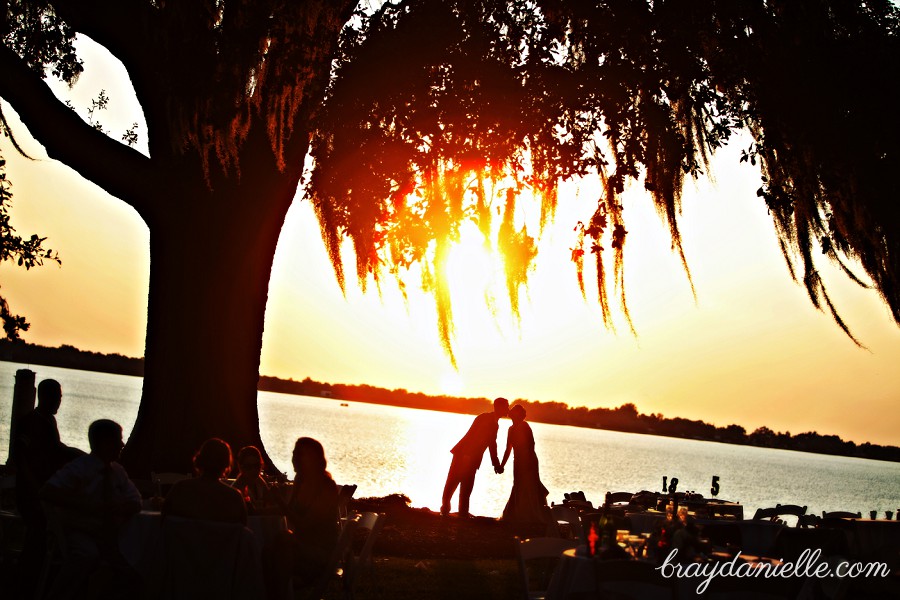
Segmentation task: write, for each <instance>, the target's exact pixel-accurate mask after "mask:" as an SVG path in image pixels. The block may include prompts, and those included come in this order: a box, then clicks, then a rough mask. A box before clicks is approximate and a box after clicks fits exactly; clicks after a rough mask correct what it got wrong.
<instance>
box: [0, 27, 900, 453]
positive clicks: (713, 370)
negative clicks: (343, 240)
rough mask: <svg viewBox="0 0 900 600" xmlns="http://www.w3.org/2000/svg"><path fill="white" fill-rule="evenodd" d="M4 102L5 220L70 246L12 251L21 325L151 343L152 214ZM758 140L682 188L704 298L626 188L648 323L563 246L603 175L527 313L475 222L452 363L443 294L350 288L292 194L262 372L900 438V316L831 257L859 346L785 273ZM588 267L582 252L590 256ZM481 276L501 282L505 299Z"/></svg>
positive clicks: (559, 244) (644, 206)
mask: <svg viewBox="0 0 900 600" xmlns="http://www.w3.org/2000/svg"><path fill="white" fill-rule="evenodd" d="M78 47H79V52H80V54H81V56H82V58H83V59H84V60H85V65H86V71H85V73H84V74H83V75H82V77H81V79H80V80H79V82H78V83H77V85H76V86H75V87H74V88H73V89H72V90H68V89H67V88H66V87H65V86H60V85H57V84H54V85H55V86H56V87H55V89H58V93H59V94H60V95H63V96H65V97H66V98H71V100H72V102H73V105H74V106H75V107H76V108H77V109H78V110H79V112H81V113H82V114H84V113H85V109H86V108H87V107H89V106H90V99H91V98H93V97H96V96H97V94H98V93H99V91H100V90H101V89H105V90H106V93H107V95H108V96H109V98H110V108H109V110H107V111H104V112H102V113H100V114H99V120H100V121H101V123H102V124H103V125H104V128H105V129H106V130H107V131H108V132H109V133H110V134H111V135H113V136H114V137H116V138H119V137H120V136H121V134H122V133H123V132H124V131H125V129H127V128H128V127H129V126H130V125H131V123H132V122H135V121H137V122H138V123H139V128H138V134H139V136H141V137H142V138H143V140H142V141H145V138H146V136H145V132H146V128H145V127H144V125H143V119H142V117H141V113H140V107H139V106H138V105H137V103H136V101H135V99H134V97H133V94H132V93H131V91H130V85H129V83H128V80H127V77H125V75H124V71H123V69H122V68H121V65H119V64H118V63H116V62H115V61H114V60H112V59H110V58H109V57H108V56H107V55H104V53H103V51H102V50H98V49H97V47H96V46H94V45H93V44H92V43H90V42H89V40H84V39H82V40H81V41H80V43H79V46H78ZM3 111H4V114H5V115H6V116H7V118H8V119H9V121H10V123H11V124H12V126H13V128H14V131H15V132H16V133H17V138H18V140H19V142H20V144H21V145H22V146H23V148H24V149H25V150H26V151H27V152H28V153H29V154H31V155H32V156H33V157H35V158H36V159H37V160H34V161H29V160H26V159H23V158H21V157H20V156H18V155H16V154H15V151H14V150H13V149H12V147H11V145H10V144H9V141H8V140H5V139H3V140H0V147H2V150H3V155H4V157H5V158H6V159H7V173H8V175H9V177H10V179H11V180H12V182H13V189H12V191H13V193H14V198H13V209H12V217H13V225H14V227H16V229H17V230H18V232H19V233H20V234H23V235H24V234H28V235H30V234H31V233H39V234H40V235H42V236H47V237H48V238H49V239H48V241H47V245H48V246H49V247H51V248H53V249H54V250H57V251H59V254H60V257H61V258H62V261H63V264H62V267H57V266H56V265H53V264H49V265H45V266H44V267H42V268H38V269H35V270H32V271H28V272H26V271H24V270H21V269H17V268H15V267H14V266H13V265H11V264H5V265H3V266H2V267H0V285H2V294H3V295H4V296H5V297H6V298H7V300H9V302H10V304H11V307H12V310H13V311H14V312H19V313H22V314H24V315H26V316H27V317H28V319H29V320H30V321H31V323H32V327H31V330H30V331H28V332H27V333H26V334H25V335H24V338H25V339H26V340H27V341H29V342H33V343H38V344H45V345H51V346H56V345H60V344H71V345H74V346H76V347H79V348H83V349H87V350H94V351H100V352H118V353H121V354H125V355H130V356H140V355H142V353H143V344H144V328H145V325H146V315H145V312H146V302H147V281H148V269H149V252H148V232H147V228H146V227H145V226H144V224H143V223H142V221H141V220H140V218H139V217H138V215H137V214H136V213H135V212H134V211H133V210H132V209H131V208H130V207H128V206H127V205H125V204H124V203H122V202H120V201H118V200H116V199H114V198H111V197H110V196H108V195H106V194H105V193H104V192H101V191H100V190H98V189H97V188H96V187H95V186H93V185H92V184H90V183H88V182H86V181H84V180H82V179H81V178H80V177H78V176H77V175H76V174H75V173H74V172H72V171H71V170H70V169H68V168H67V167H65V166H62V165H60V164H58V163H55V162H53V161H50V160H48V159H46V155H45V153H44V151H43V148H41V146H40V145H39V144H38V143H37V142H35V141H34V140H33V139H31V138H30V137H29V136H28V133H27V131H26V130H25V129H24V128H23V127H22V126H21V124H19V122H18V119H17V118H16V115H15V113H14V111H13V110H12V109H11V108H10V107H9V106H8V105H6V104H4V105H3ZM748 144H749V141H748V140H746V139H739V140H735V141H734V142H733V143H732V144H731V146H730V147H729V148H726V149H725V150H724V151H722V152H720V153H719V156H718V157H717V159H716V160H715V162H714V173H713V174H714V176H715V183H711V182H710V181H708V180H704V181H700V182H698V183H697V184H696V185H694V184H693V183H689V184H688V186H687V189H686V193H685V198H684V209H683V218H682V220H681V226H682V231H683V237H684V247H685V252H686V255H687V259H688V263H689V266H690V267H691V272H692V276H693V280H694V284H695V287H696V291H697V298H696V301H695V299H694V296H693V295H692V293H691V288H690V284H689V282H688V279H687V277H686V275H685V273H684V271H683V269H682V268H681V265H680V261H679V260H678V258H677V256H676V255H675V254H673V253H672V252H671V251H670V241H669V239H668V235H667V230H666V227H665V226H664V225H663V224H662V223H661V222H660V220H659V218H658V217H657V216H656V214H655V212H654V210H653V208H652V206H651V203H650V199H649V198H647V197H645V196H644V195H643V194H641V193H640V190H639V189H635V190H633V192H630V193H628V195H627V196H626V199H625V218H626V228H627V229H628V231H629V234H628V237H627V240H626V257H625V277H626V290H627V292H628V296H629V306H630V309H631V315H632V318H633V321H634V325H635V328H636V329H637V333H638V335H637V337H635V336H633V335H632V334H631V333H630V331H629V328H628V326H627V324H626V322H625V320H624V319H623V317H622V315H621V314H620V313H619V312H616V314H615V315H614V320H615V322H616V331H615V332H613V331H610V330H608V329H605V328H604V327H603V325H602V323H601V317H600V309H599V307H598V306H597V304H596V302H594V301H592V300H591V296H592V291H591V287H590V285H588V300H587V301H585V300H584V299H582V297H581V295H580V293H579V291H578V287H577V282H576V277H575V269H574V266H573V264H572V263H571V262H570V260H569V254H570V252H569V248H570V247H571V246H572V245H573V244H574V241H575V237H574V233H573V231H572V229H573V227H574V225H575V223H576V222H577V221H578V220H580V219H581V220H585V219H587V218H588V217H589V216H590V214H591V212H592V205H593V204H594V201H595V199H596V196H597V187H596V184H594V183H593V182H581V183H580V184H566V185H564V186H563V188H562V189H561V193H560V209H559V211H558V214H557V217H556V220H555V222H554V223H553V224H552V225H551V226H549V227H548V228H546V229H545V231H544V232H543V234H542V237H541V242H540V244H539V247H540V248H541V252H540V254H539V256H538V260H537V266H536V269H535V271H534V272H533V273H532V276H531V280H530V281H531V283H530V285H529V287H528V290H527V292H525V293H524V294H523V300H522V306H521V322H520V323H518V324H517V323H516V322H515V321H514V320H513V318H512V317H511V316H510V314H509V310H508V302H507V301H506V298H505V296H504V295H503V293H502V291H499V288H497V284H499V283H502V281H498V277H497V276H498V273H497V266H496V265H495V264H494V263H493V262H492V260H491V258H490V257H489V256H487V255H485V254H484V252H483V250H482V249H481V247H480V243H479V242H478V240H477V238H476V236H475V235H474V232H471V233H473V235H471V236H469V235H468V233H466V232H464V235H463V240H462V242H461V243H460V245H459V247H458V248H457V249H456V250H454V253H453V256H452V258H451V263H450V277H451V282H452V285H453V287H454V296H453V301H454V313H455V316H456V329H457V332H456V334H457V335H456V339H455V344H454V349H455V352H456V357H457V361H458V366H459V368H458V370H454V369H453V367H452V366H451V364H450V361H449V359H448V358H447V356H446V354H445V353H444V352H443V350H442V349H441V346H440V343H439V341H438V335H437V326H436V317H435V310H434V303H433V300H432V299H431V297H430V296H427V295H425V294H422V293H419V292H418V290H417V288H416V286H415V285H410V293H409V301H408V303H405V302H404V301H403V300H402V298H401V296H400V294H399V292H398V291H397V288H396V286H395V285H394V284H393V283H392V282H391V281H390V280H385V281H383V282H382V285H381V294H380V295H379V294H378V289H377V288H376V286H374V285H372V286H369V291H368V292H367V293H366V294H363V293H362V292H361V291H360V289H359V288H358V286H356V284H355V282H352V281H349V280H348V289H347V293H346V296H343V295H342V294H341V291H340V289H339V287H338V285H337V283H336V280H335V278H334V275H333V272H332V270H331V266H330V265H329V263H328V260H327V256H326V253H325V249H324V246H323V244H322V242H321V240H320V238H319V233H318V226H317V224H316V222H315V218H314V216H313V211H312V207H311V206H310V205H309V204H308V203H306V202H303V201H302V200H301V199H300V198H299V196H298V199H297V201H296V202H295V204H294V207H293V208H292V210H291V212H290V214H289V215H288V219H287V221H286V223H285V227H284V230H283V232H282V237H281V241H280V244H279V249H278V253H277V255H276V258H275V265H274V269H273V273H272V280H271V287H270V297H269V306H268V312H267V317H266V331H265V336H264V341H263V352H262V357H261V366H260V372H261V373H263V374H266V375H275V376H279V377H285V378H288V377H292V378H294V379H303V378H305V377H307V376H309V377H312V378H313V379H317V380H320V381H328V382H342V383H368V384H372V385H377V386H383V387H387V388H400V387H402V388H406V389H409V390H417V391H424V392H426V393H448V394H452V395H461V396H486V397H494V396H498V395H503V396H506V397H508V398H510V399H514V398H525V399H529V400H543V401H550V400H555V401H561V402H565V403H567V404H569V405H572V406H588V407H594V406H606V407H614V406H618V405H621V404H623V403H625V402H633V403H634V404H635V405H637V407H638V410H639V411H641V412H645V413H653V412H660V413H663V414H664V415H665V416H669V417H674V416H681V417H687V418H692V419H703V420H705V421H708V422H711V423H714V424H717V425H726V424H730V423H737V424H740V425H743V426H744V427H746V428H747V430H748V432H749V431H752V430H753V429H755V428H756V427H759V426H761V425H766V426H768V427H770V428H772V429H775V430H777V431H790V432H791V433H794V434H797V433H801V432H805V431H811V430H815V431H818V432H820V433H823V434H826V433H827V434H837V435H840V436H841V437H843V438H844V439H849V440H853V441H856V442H864V441H870V442H873V443H880V444H893V445H900V411H898V410H897V406H898V404H900V402H898V401H900V368H898V365H900V328H898V327H897V326H896V325H895V324H894V323H893V322H892V321H891V319H890V316H889V313H888V311H887V309H886V307H885V306H884V305H883V304H882V302H881V301H880V300H879V299H878V297H877V296H876V295H875V294H874V293H873V292H871V291H867V290H863V289H860V288H858V287H857V286H855V285H854V284H852V283H850V282H849V281H847V280H846V279H845V278H844V277H843V276H842V275H840V274H839V273H838V272H837V271H836V270H835V269H832V268H830V267H828V268H823V273H824V277H825V280H826V282H827V283H828V285H829V289H830V292H831V294H832V296H833V298H834V300H835V303H836V305H837V306H838V307H839V309H840V310H841V312H842V315H843V316H844V318H845V320H846V322H847V323H848V325H849V326H850V328H851V329H852V331H853V333H854V334H855V335H856V336H857V338H858V339H859V340H860V341H861V342H862V343H863V344H864V345H865V346H866V347H865V348H859V347H857V346H856V345H854V344H853V342H852V341H851V340H850V339H849V338H847V337H846V336H845V335H844V334H843V332H841V330H840V329H839V328H838V327H837V326H836V325H835V324H834V323H833V321H832V320H831V318H830V316H828V315H825V314H823V313H820V312H817V311H816V310H815V309H814V308H813V307H812V305H811V304H810V302H809V300H808V299H807V297H806V294H805V290H804V289H803V288H802V287H801V286H799V285H797V284H795V283H794V282H793V281H792V280H791V279H790V276H789V274H788V271H787V268H786V267H785V264H784V260H783V259H782V257H781V255H780V252H779V249H778V245H777V243H776V239H775V234H774V232H773V229H772V226H771V223H770V220H769V217H768V215H767V212H766V208H765V205H764V204H763V202H762V200H761V199H759V198H757V197H756V196H755V191H756V189H757V188H758V187H759V178H758V172H756V171H755V169H754V168H753V167H751V166H750V165H746V164H739V163H738V157H739V154H740V149H741V148H742V147H746V146H747V145H748ZM634 187H635V188H639V186H634ZM523 210H524V214H523V215H522V218H524V219H525V220H526V222H529V219H531V218H536V216H537V215H536V211H537V208H536V207H531V208H530V209H529V208H528V207H527V206H526V207H525V208H524V209H523ZM529 231H530V232H531V233H536V228H532V229H530V230H529ZM347 256H348V258H349V259H351V260H352V255H350V254H348V255H347ZM348 264H352V262H349V261H348ZM823 264H824V263H823ZM591 268H592V266H591V265H590V261H587V262H586V269H585V270H586V272H587V271H590V269H591ZM351 271H352V269H351ZM857 271H858V272H861V269H857ZM589 279H590V278H589V277H588V280H589ZM486 289H487V290H488V291H495V293H494V294H493V297H494V299H495V302H494V304H495V306H496V308H497V310H496V314H492V312H491V311H490V310H489V309H488V307H487V304H486V303H485V299H484V298H485V290H486ZM223 326H227V324H223ZM188 334H189V333H188Z"/></svg>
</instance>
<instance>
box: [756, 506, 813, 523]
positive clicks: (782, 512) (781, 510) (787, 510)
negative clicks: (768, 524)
mask: <svg viewBox="0 0 900 600" xmlns="http://www.w3.org/2000/svg"><path fill="white" fill-rule="evenodd" d="M805 514H806V507H805V506H797V505H796V504H776V505H775V508H758V509H756V514H754V515H753V520H754V521H762V520H769V521H775V520H780V519H781V517H785V516H793V517H800V516H802V515H805Z"/></svg>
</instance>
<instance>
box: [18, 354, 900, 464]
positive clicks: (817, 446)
mask: <svg viewBox="0 0 900 600" xmlns="http://www.w3.org/2000/svg"><path fill="white" fill-rule="evenodd" d="M0 361H3V362H9V363H15V364H22V365H25V366H30V365H40V366H47V367H56V368H64V369H74V370H80V371H88V372H98V373H108V374H112V375H127V376H133V377H141V376H142V374H143V359H140V358H131V357H126V356H122V355H120V354H112V355H109V354H102V353H98V352H90V351H84V350H79V349H77V348H75V347H74V346H68V345H62V346H59V347H57V348H51V347H47V346H39V345H35V344H29V343H27V342H24V343H11V342H8V341H6V340H0ZM257 390H259V391H265V392H273V393H280V394H287V395H292V396H306V397H310V398H321V399H323V400H335V401H342V402H347V401H349V402H361V403H366V404H378V405H383V406H396V407H400V408H413V409H420V410H432V411H438V412H447V413H455V414H468V415H475V414H479V413H481V412H484V411H487V410H490V404H491V401H490V400H488V399H487V398H459V397H449V396H431V395H427V394H424V393H421V392H409V391H407V390H405V389H394V390H388V389H385V388H378V387H375V386H370V385H364V384H363V385H347V384H331V383H322V382H317V381H314V380H312V379H311V378H309V377H307V378H306V379H304V380H303V381H296V380H294V379H281V378H278V377H271V376H267V375H261V376H260V378H259V385H258V386H257ZM511 403H521V404H523V405H524V406H525V407H526V409H527V410H528V415H529V418H528V420H529V421H531V422H534V423H546V424H549V425H566V426H570V427H580V428H585V429H599V430H603V431H618V432H622V433H637V434H642V435H653V436H658V437H668V438H674V439H685V440H695V441H706V442H718V443H723V444H729V445H735V446H749V447H761V448H771V449H780V450H790V451H794V452H804V453H808V454H822V455H826V456H845V457H848V458H862V459H867V460H878V461H884V462H898V463H900V447H897V446H884V445H878V444H871V443H869V442H865V443H862V444H856V443H855V442H848V441H844V440H843V439H841V438H839V437H838V436H835V435H825V434H819V433H817V432H805V433H800V434H796V435H791V434H790V433H787V432H784V433H779V432H775V431H772V430H769V429H768V428H765V427H761V428H758V429H757V430H755V431H753V432H752V433H749V434H748V433H747V432H746V430H745V429H744V428H743V427H742V426H740V425H733V424H732V425H728V426H723V427H716V426H714V425H711V424H708V423H705V422H703V421H691V420H689V419H683V418H680V417H664V416H662V415H645V414H641V413H639V412H638V411H637V408H636V407H635V406H634V405H633V404H625V405H623V406H620V407H618V408H615V409H606V408H596V409H590V410H587V409H585V408H584V407H570V406H568V405H565V404H563V403H560V402H542V401H530V400H524V399H515V400H513V399H511ZM585 413H586V414H585ZM601 425H603V426H601Z"/></svg>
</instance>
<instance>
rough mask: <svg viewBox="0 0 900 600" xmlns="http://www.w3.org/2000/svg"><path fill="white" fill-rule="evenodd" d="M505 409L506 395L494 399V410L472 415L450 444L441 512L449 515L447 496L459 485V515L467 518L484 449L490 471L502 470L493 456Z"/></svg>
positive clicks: (507, 406)
mask: <svg viewBox="0 0 900 600" xmlns="http://www.w3.org/2000/svg"><path fill="white" fill-rule="evenodd" d="M508 412H509V401H508V400H507V399H506V398H497V399H496V400H494V411H493V412H489V413H482V414H480V415H478V416H477V417H475V421H473V422H472V426H471V427H469V431H467V432H466V435H464V436H463V438H462V439H461V440H460V441H459V442H458V443H457V444H456V445H455V446H454V447H453V449H452V450H450V452H452V453H453V461H452V462H451V463H450V471H449V472H448V473H447V483H446V484H445V485H444V497H443V500H442V502H441V514H442V515H448V514H450V499H451V498H452V497H453V494H454V492H456V488H459V516H460V517H469V516H471V515H470V514H469V496H471V495H472V488H473V487H474V485H475V473H476V472H478V467H480V466H481V460H482V458H483V457H484V451H485V450H488V449H489V450H490V452H491V462H492V463H493V464H494V472H495V473H497V474H500V473H503V467H501V466H500V461H499V460H498V459H497V431H498V430H499V429H500V427H499V423H498V422H499V421H500V419H501V418H502V417H505V416H506V414H507V413H508Z"/></svg>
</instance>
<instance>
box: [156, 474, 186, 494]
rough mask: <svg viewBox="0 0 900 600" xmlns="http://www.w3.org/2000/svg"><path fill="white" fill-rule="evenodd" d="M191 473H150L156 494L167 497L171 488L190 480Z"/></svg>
mask: <svg viewBox="0 0 900 600" xmlns="http://www.w3.org/2000/svg"><path fill="white" fill-rule="evenodd" d="M190 478H191V474H190V473H174V472H163V473H155V472H151V473H150V481H151V482H152V483H153V487H154V493H155V494H156V495H157V496H165V495H166V492H168V491H169V488H170V487H172V486H173V485H175V484H176V483H178V482H179V481H184V480H185V479H190Z"/></svg>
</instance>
